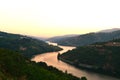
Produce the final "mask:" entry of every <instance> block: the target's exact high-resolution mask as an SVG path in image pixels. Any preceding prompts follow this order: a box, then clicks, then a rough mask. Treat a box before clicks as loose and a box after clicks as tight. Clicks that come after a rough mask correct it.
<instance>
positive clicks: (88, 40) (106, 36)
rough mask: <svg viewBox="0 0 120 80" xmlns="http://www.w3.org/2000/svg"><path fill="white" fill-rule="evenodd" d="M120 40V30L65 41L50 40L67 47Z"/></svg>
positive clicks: (70, 38) (80, 36) (85, 35)
mask: <svg viewBox="0 0 120 80" xmlns="http://www.w3.org/2000/svg"><path fill="white" fill-rule="evenodd" d="M117 38H120V30H117V31H113V32H109V33H108V32H107V33H105V32H98V33H87V34H83V35H79V36H74V37H68V38H64V39H58V40H53V41H52V40H50V41H52V42H56V43H58V44H59V45H67V46H85V45H89V44H92V43H95V42H104V41H109V40H113V39H117Z"/></svg>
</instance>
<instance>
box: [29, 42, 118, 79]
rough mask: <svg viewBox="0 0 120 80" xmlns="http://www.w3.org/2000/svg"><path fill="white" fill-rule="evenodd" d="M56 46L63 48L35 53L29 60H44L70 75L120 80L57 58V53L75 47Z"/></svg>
mask: <svg viewBox="0 0 120 80" xmlns="http://www.w3.org/2000/svg"><path fill="white" fill-rule="evenodd" d="M47 43H49V44H51V45H57V44H56V43H51V42H47ZM58 46H59V47H61V48H62V49H63V50H62V51H59V52H48V53H43V54H38V55H35V57H33V58H32V59H31V60H32V61H35V62H41V61H42V62H46V63H47V65H49V66H54V67H56V68H57V69H59V70H62V71H63V72H65V71H66V70H67V72H68V73H71V74H72V75H74V76H77V77H81V76H85V77H87V79H88V80H120V79H117V78H114V77H110V76H106V75H103V74H99V73H94V72H90V71H86V70H82V69H78V68H76V67H74V66H72V65H69V64H67V63H65V62H63V61H60V60H58V59H57V54H58V53H60V54H62V53H64V52H66V51H68V50H72V49H74V48H75V47H70V46H60V45H58Z"/></svg>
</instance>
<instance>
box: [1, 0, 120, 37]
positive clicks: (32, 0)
mask: <svg viewBox="0 0 120 80" xmlns="http://www.w3.org/2000/svg"><path fill="white" fill-rule="evenodd" d="M119 8H120V0H0V30H1V31H6V32H12V33H19V34H26V35H32V36H42V37H43V36H44V37H51V36H56V35H64V34H83V33H88V32H96V31H100V30H103V29H110V28H120V10H119Z"/></svg>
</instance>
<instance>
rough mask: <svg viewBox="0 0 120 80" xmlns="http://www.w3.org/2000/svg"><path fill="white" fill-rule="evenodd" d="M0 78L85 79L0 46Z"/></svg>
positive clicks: (35, 79)
mask: <svg viewBox="0 0 120 80" xmlns="http://www.w3.org/2000/svg"><path fill="white" fill-rule="evenodd" d="M0 80H85V78H84V77H83V78H82V79H79V78H76V77H74V76H72V75H70V74H67V73H63V72H62V71H58V70H57V69H56V68H54V67H52V66H47V65H46V64H45V63H42V62H40V63H35V62H31V61H30V60H28V59H26V58H25V57H23V56H22V55H21V54H20V53H17V52H14V51H11V50H7V49H2V48H0Z"/></svg>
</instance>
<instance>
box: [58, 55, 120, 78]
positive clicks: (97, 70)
mask: <svg viewBox="0 0 120 80" xmlns="http://www.w3.org/2000/svg"><path fill="white" fill-rule="evenodd" d="M59 60H61V61H63V62H65V63H68V64H70V65H72V66H74V67H76V68H78V69H82V70H86V71H90V72H94V73H98V74H102V75H106V76H110V77H114V78H117V79H120V76H119V75H115V74H112V73H111V72H109V71H104V70H103V69H101V68H95V67H93V66H91V65H87V64H75V63H73V62H71V61H69V60H65V59H63V58H61V57H60V56H59Z"/></svg>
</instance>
